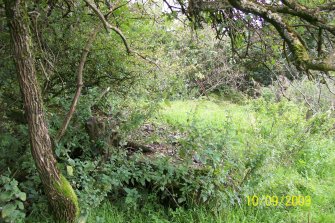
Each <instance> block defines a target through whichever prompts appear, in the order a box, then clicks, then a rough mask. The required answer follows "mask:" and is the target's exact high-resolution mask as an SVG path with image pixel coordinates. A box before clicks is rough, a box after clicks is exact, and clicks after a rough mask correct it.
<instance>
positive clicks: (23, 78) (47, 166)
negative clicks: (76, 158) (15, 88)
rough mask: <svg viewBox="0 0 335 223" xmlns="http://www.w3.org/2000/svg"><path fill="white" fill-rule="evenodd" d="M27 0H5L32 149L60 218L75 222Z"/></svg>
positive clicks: (73, 202) (74, 203) (75, 211)
mask: <svg viewBox="0 0 335 223" xmlns="http://www.w3.org/2000/svg"><path fill="white" fill-rule="evenodd" d="M25 2H26V1H24V0H6V1H5V6H6V15H7V20H8V25H9V28H10V32H11V39H12V47H13V58H14V61H15V64H16V69H17V75H18V80H19V85H20V90H21V93H22V96H23V101H24V107H25V113H26V117H27V121H28V129H29V136H30V144H31V152H32V155H33V158H34V160H35V165H36V168H37V170H38V173H39V176H40V178H41V181H42V184H43V187H44V190H45V193H46V195H47V197H48V201H49V204H50V207H51V209H52V211H53V212H54V215H55V217H56V219H57V221H60V222H74V221H75V219H76V217H77V216H78V214H79V207H78V201H77V196H76V194H75V193H74V191H73V189H72V187H71V185H70V184H69V182H68V181H67V180H66V179H65V177H64V176H62V175H61V173H60V172H59V170H58V169H57V162H56V159H55V157H54V155H53V151H52V143H51V140H50V135H49V132H48V128H47V123H46V120H45V116H44V111H43V104H42V97H41V93H40V89H39V86H38V82H37V79H36V70H35V64H34V62H35V61H34V57H33V54H32V42H31V37H30V32H29V16H28V13H27V8H26V5H25Z"/></svg>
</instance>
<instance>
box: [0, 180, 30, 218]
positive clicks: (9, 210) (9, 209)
mask: <svg viewBox="0 0 335 223" xmlns="http://www.w3.org/2000/svg"><path fill="white" fill-rule="evenodd" d="M18 185H19V184H18V182H17V181H16V180H15V179H11V178H9V177H7V176H5V175H2V176H1V177H0V188H1V189H0V210H1V219H2V220H3V221H5V222H23V220H24V218H25V211H24V210H25V208H24V203H23V202H25V201H26V199H27V194H26V193H24V192H22V191H21V190H20V188H19V187H18Z"/></svg>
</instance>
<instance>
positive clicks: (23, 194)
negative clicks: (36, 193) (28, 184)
mask: <svg viewBox="0 0 335 223" xmlns="http://www.w3.org/2000/svg"><path fill="white" fill-rule="evenodd" d="M18 197H19V198H20V200H21V201H25V200H26V199H27V195H26V193H24V192H20V193H19V194H18Z"/></svg>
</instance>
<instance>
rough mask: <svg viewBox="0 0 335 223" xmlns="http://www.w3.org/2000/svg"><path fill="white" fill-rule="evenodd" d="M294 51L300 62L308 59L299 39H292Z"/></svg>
mask: <svg viewBox="0 0 335 223" xmlns="http://www.w3.org/2000/svg"><path fill="white" fill-rule="evenodd" d="M293 48H294V53H295V55H296V57H297V59H298V61H299V62H300V63H304V62H307V61H309V54H308V52H307V50H306V49H305V47H304V46H303V45H302V44H301V43H300V41H298V40H297V41H294V45H293Z"/></svg>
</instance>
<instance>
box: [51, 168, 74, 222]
mask: <svg viewBox="0 0 335 223" xmlns="http://www.w3.org/2000/svg"><path fill="white" fill-rule="evenodd" d="M54 186H55V189H56V190H57V193H58V195H59V197H60V198H65V201H63V202H61V201H58V202H56V203H57V205H58V208H59V209H56V210H55V211H56V212H57V211H58V210H62V208H64V210H63V211H65V212H66V211H69V210H67V209H72V210H74V211H73V212H75V213H74V215H75V216H72V215H73V214H70V215H67V216H70V219H60V220H64V221H65V222H72V221H74V219H76V218H77V217H78V216H79V212H80V209H79V203H78V198H77V195H76V194H75V192H74V190H73V188H72V186H71V184H70V183H69V181H68V180H67V179H66V178H65V177H64V176H63V175H62V174H61V175H60V181H59V182H56V183H55V185H54ZM62 203H63V204H62ZM60 205H62V206H60ZM69 205H70V206H72V207H71V208H69Z"/></svg>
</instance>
